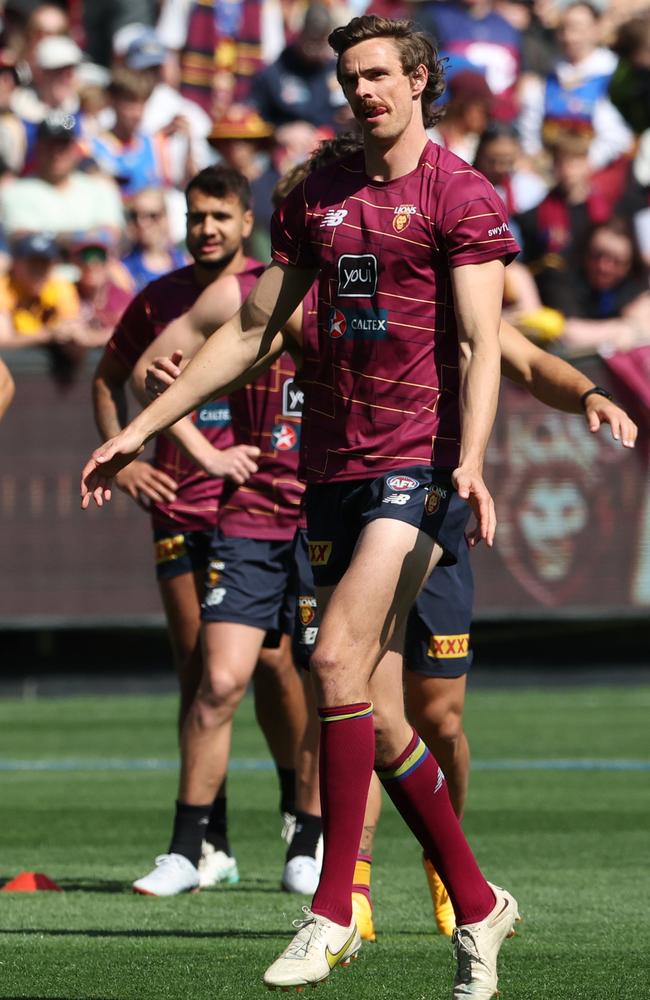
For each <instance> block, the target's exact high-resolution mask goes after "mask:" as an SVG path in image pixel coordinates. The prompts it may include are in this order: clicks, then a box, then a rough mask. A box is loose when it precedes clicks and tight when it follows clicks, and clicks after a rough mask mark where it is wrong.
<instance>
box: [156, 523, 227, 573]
mask: <svg viewBox="0 0 650 1000" xmlns="http://www.w3.org/2000/svg"><path fill="white" fill-rule="evenodd" d="M211 541H212V532H211V531H177V530H175V529H174V528H173V527H171V526H170V527H169V528H154V532H153V547H154V557H155V560H156V576H157V578H158V579H159V580H171V579H173V577H175V576H182V575H183V573H205V568H206V566H207V565H208V559H209V556H210V543H211Z"/></svg>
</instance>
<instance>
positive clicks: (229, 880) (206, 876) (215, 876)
mask: <svg viewBox="0 0 650 1000" xmlns="http://www.w3.org/2000/svg"><path fill="white" fill-rule="evenodd" d="M238 882H239V869H238V868H237V862H236V861H235V859H234V858H232V857H231V856H230V855H229V854H226V852H225V851H217V849H216V848H215V846H214V844H210V843H209V842H208V841H207V840H204V841H203V843H202V844H201V857H200V859H199V885H200V886H201V888H202V889H212V888H214V886H216V885H237V883H238Z"/></svg>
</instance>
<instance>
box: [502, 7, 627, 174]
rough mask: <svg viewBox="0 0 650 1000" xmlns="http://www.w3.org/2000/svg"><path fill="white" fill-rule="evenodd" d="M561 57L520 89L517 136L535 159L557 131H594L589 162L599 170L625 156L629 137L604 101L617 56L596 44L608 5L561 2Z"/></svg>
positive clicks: (618, 116) (559, 30) (613, 108)
mask: <svg viewBox="0 0 650 1000" xmlns="http://www.w3.org/2000/svg"><path fill="white" fill-rule="evenodd" d="M559 6H560V8H561V13H560V19H559V23H558V27H557V33H556V34H557V41H558V44H559V47H560V55H559V57H558V58H557V59H556V60H555V61H554V63H553V66H552V68H551V70H550V72H549V73H548V74H547V76H546V78H545V79H541V78H539V77H535V76H527V77H526V79H525V81H524V82H523V84H522V89H521V95H520V102H521V111H520V115H519V131H520V134H521V138H522V145H523V148H524V151H525V152H526V153H527V154H528V155H529V156H536V155H538V154H539V153H540V152H541V151H542V148H543V145H544V142H545V140H548V137H549V130H550V132H551V133H552V132H553V131H555V130H556V129H557V128H558V127H560V128H562V127H577V128H580V127H583V128H589V129H590V130H591V132H592V141H591V145H590V148H589V161H590V163H591V165H592V167H594V168H595V169H599V168H603V167H605V166H607V164H609V163H612V162H613V161H615V160H617V159H618V158H619V157H621V156H622V155H624V154H625V153H627V152H628V151H629V150H630V148H631V145H632V141H633V135H632V132H631V131H630V129H629V128H628V126H627V125H626V124H625V121H624V120H623V118H622V116H621V115H620V113H619V112H618V111H617V110H616V108H615V107H614V105H613V104H612V102H611V101H610V99H609V97H608V87H609V84H610V80H611V78H612V75H613V73H614V71H615V70H616V65H617V62H618V60H617V57H616V56H615V55H614V53H613V52H612V51H611V50H610V49H608V48H604V47H603V46H600V45H599V44H598V42H599V39H600V32H601V14H602V12H603V10H604V8H605V6H606V0H589V2H587V0H560V3H559Z"/></svg>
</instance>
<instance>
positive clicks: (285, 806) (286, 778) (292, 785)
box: [276, 765, 296, 816]
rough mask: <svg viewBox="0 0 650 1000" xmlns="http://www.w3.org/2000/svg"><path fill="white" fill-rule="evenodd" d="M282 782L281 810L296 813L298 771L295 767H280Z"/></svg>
mask: <svg viewBox="0 0 650 1000" xmlns="http://www.w3.org/2000/svg"><path fill="white" fill-rule="evenodd" d="M276 770H277V772H278V781H279V782H280V812H281V813H291V815H292V816H295V814H296V772H295V769H294V768H293V767H278V766H277V765H276Z"/></svg>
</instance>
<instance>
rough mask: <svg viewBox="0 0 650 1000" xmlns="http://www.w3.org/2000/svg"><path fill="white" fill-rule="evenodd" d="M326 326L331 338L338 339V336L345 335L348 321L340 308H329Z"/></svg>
mask: <svg viewBox="0 0 650 1000" xmlns="http://www.w3.org/2000/svg"><path fill="white" fill-rule="evenodd" d="M327 327H328V329H327V332H328V333H329V335H330V337H331V338H332V340H338V339H339V337H345V331H346V330H347V328H348V321H347V319H346V318H345V316H344V314H343V313H342V312H341V311H340V309H333V308H332V309H330V315H329V321H328V324H327Z"/></svg>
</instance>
